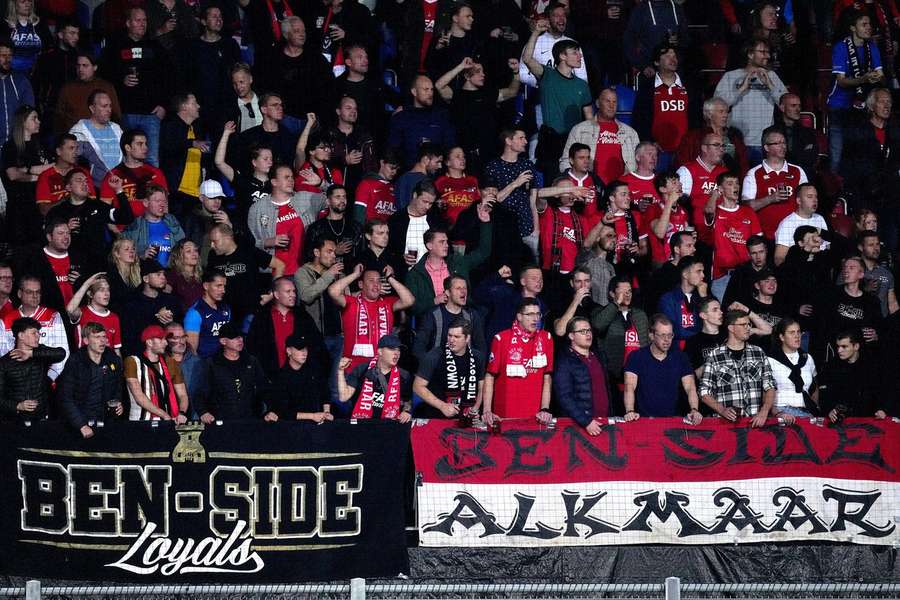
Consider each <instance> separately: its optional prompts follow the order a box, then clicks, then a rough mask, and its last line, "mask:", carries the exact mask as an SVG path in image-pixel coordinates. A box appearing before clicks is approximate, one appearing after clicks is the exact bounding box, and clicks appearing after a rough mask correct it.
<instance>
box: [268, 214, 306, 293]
mask: <svg viewBox="0 0 900 600" xmlns="http://www.w3.org/2000/svg"><path fill="white" fill-rule="evenodd" d="M303 232H304V227H303V220H302V219H300V215H298V214H297V211H296V210H294V207H293V206H291V203H290V202H285V203H284V204H282V205H281V206H279V207H278V218H277V219H276V220H275V235H276V236H278V235H286V236H288V237H289V238H290V242H289V243H288V245H287V247H286V248H276V249H275V258H277V259H279V260H281V261H282V262H283V263H284V274H285V275H293V274H294V272H295V271H296V270H297V268H298V267H299V266H300V265H299V263H298V260H299V258H298V257H299V255H300V252H301V250H302V248H303Z"/></svg>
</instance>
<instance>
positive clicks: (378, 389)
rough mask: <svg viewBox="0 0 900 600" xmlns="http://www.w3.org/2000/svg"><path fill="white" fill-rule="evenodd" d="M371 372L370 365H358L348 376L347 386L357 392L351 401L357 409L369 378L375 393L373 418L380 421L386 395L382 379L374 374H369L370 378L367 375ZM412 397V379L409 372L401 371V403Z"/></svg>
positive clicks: (386, 377)
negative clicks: (366, 379)
mask: <svg viewBox="0 0 900 600" xmlns="http://www.w3.org/2000/svg"><path fill="white" fill-rule="evenodd" d="M368 370H369V364H368V363H362V364H360V365H356V367H355V368H354V369H353V370H352V371H350V373H348V374H347V385H349V386H350V387H352V388H354V389H355V390H356V391H355V392H353V397H352V398H351V399H350V404H351V405H352V406H353V407H354V408H356V402H357V401H358V400H359V397H360V396H361V395H362V390H363V385H364V382H363V378H364V377H367V378H368V379H370V380H371V381H372V384H373V385H372V390H373V392H374V398H373V400H372V418H373V419H380V418H381V410H382V409H383V408H384V395H385V390H384V387H383V386H382V385H381V378H380V377H378V376H377V375H376V374H375V373H374V372H372V373H369V374H368V376H367V375H366V373H367V372H368ZM388 377H389V376H388V375H385V377H384V379H385V382H387V380H388ZM411 396H412V377H410V374H409V371H407V370H405V369H400V401H401V403H404V402H407V401H408V400H409V398H410V397H411ZM350 412H351V413H352V412H353V411H352V410H351V411H350Z"/></svg>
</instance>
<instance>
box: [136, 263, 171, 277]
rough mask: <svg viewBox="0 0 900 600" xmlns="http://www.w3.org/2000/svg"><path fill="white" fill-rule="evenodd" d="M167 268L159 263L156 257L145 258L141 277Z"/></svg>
mask: <svg viewBox="0 0 900 600" xmlns="http://www.w3.org/2000/svg"><path fill="white" fill-rule="evenodd" d="M165 270H166V268H165V267H164V266H162V265H161V264H159V261H158V260H156V259H155V258H145V259H144V260H142V261H141V277H145V276H146V275H149V274H151V273H159V272H160V271H165Z"/></svg>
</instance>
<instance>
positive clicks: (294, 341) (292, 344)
mask: <svg viewBox="0 0 900 600" xmlns="http://www.w3.org/2000/svg"><path fill="white" fill-rule="evenodd" d="M308 346H309V344H307V343H306V338H305V337H303V336H302V335H298V334H295V333H292V334H291V335H289V336H288V337H287V339H286V340H285V341H284V347H285V348H293V349H294V350H303V349H304V348H306V347H308Z"/></svg>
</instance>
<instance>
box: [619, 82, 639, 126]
mask: <svg viewBox="0 0 900 600" xmlns="http://www.w3.org/2000/svg"><path fill="white" fill-rule="evenodd" d="M616 95H618V97H619V103H618V106H617V110H616V118H617V119H619V120H620V121H622V122H623V123H625V124H626V125H631V118H632V113H633V112H634V99H635V97H636V96H637V92H635V91H634V88H632V87H630V86H627V85H617V86H616Z"/></svg>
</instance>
